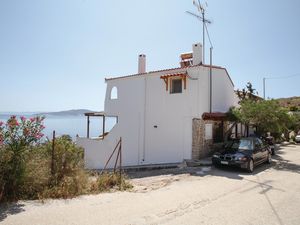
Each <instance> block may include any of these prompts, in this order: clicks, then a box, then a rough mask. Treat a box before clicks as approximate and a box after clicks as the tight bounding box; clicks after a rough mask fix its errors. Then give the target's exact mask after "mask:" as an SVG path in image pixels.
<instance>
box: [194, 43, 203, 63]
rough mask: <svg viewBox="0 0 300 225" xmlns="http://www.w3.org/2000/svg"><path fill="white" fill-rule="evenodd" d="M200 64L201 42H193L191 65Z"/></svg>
mask: <svg viewBox="0 0 300 225" xmlns="http://www.w3.org/2000/svg"><path fill="white" fill-rule="evenodd" d="M199 64H202V44H201V43H197V44H193V65H199Z"/></svg>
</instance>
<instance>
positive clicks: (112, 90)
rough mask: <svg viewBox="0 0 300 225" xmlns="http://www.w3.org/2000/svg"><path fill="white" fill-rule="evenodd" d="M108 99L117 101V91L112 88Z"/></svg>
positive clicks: (115, 88)
mask: <svg viewBox="0 0 300 225" xmlns="http://www.w3.org/2000/svg"><path fill="white" fill-rule="evenodd" d="M110 99H118V89H117V87H113V88H112V89H111V91H110Z"/></svg>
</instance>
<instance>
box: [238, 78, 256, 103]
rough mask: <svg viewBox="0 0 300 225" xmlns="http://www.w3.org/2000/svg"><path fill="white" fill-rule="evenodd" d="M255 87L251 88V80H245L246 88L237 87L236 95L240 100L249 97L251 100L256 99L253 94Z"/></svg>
mask: <svg viewBox="0 0 300 225" xmlns="http://www.w3.org/2000/svg"><path fill="white" fill-rule="evenodd" d="M255 90H256V89H254V88H253V85H252V84H251V82H247V84H246V88H243V89H242V90H239V89H237V95H238V97H239V99H240V101H243V100H246V99H250V100H252V101H256V100H258V99H259V98H258V97H257V96H256V95H255V94H254V92H255ZM256 94H257V92H256Z"/></svg>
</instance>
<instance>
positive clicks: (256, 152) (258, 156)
mask: <svg viewBox="0 0 300 225" xmlns="http://www.w3.org/2000/svg"><path fill="white" fill-rule="evenodd" d="M261 148H262V145H261V143H260V142H259V141H258V139H257V138H255V139H254V149H253V161H254V164H255V165H257V164H259V163H260V162H261V160H262V152H261Z"/></svg>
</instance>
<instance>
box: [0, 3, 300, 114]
mask: <svg viewBox="0 0 300 225" xmlns="http://www.w3.org/2000/svg"><path fill="white" fill-rule="evenodd" d="M207 3H208V8H207V17H208V18H209V19H211V20H212V21H213V23H212V24H211V25H210V26H209V31H210V35H211V39H212V41H213V44H214V64H215V65H220V66H224V67H226V68H227V70H228V72H229V74H230V75H231V77H232V80H233V81H234V83H235V87H236V88H243V87H244V86H245V84H246V82H247V81H251V82H252V83H253V85H254V87H255V88H256V89H257V90H258V92H259V94H261V95H262V79H263V77H277V76H289V75H293V74H300V60H299V59H300V41H299V40H300V26H299V21H300V13H299V10H300V1H298V0H286V1H278V0H264V1H259V0H252V1H246V0H244V1H240V0H226V1H225V0H207ZM186 10H190V11H194V12H195V11H196V9H195V8H194V7H193V5H192V0H185V1H183V0H151V1H147V0H127V1H119V0H115V1H111V0H110V1H109V0H42V1H41V0H27V1H22V0H19V1H17V0H2V1H0V111H58V110H66V109H74V108H88V109H92V110H102V109H103V102H104V96H105V88H106V86H105V82H104V78H105V77H111V76H120V75H126V74H132V73H136V72H137V56H138V54H139V53H144V54H146V55H147V71H149V70H157V69H164V68H172V67H178V66H179V54H180V53H182V52H186V51H190V50H191V47H192V44H193V43H196V42H199V41H201V37H202V33H201V24H200V23H199V22H198V21H197V20H196V19H194V18H193V17H191V16H189V15H187V14H186V13H185V11H186ZM207 61H208V55H207ZM299 83H300V76H294V77H291V78H287V79H270V80H267V81H266V96H268V97H271V98H278V97H289V96H299V95H300V88H299Z"/></svg>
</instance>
